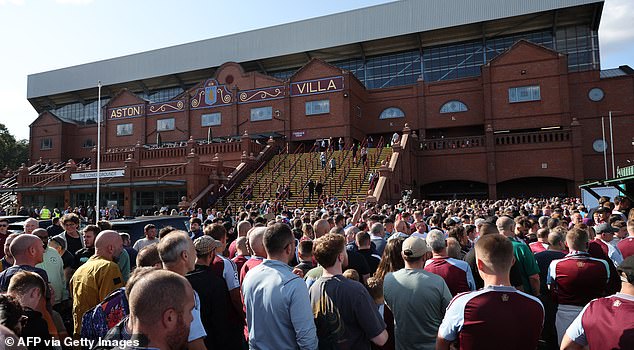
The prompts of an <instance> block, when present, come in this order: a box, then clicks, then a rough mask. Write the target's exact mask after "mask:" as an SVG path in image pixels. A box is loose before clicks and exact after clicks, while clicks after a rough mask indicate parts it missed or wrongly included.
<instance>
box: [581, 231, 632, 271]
mask: <svg viewBox="0 0 634 350" xmlns="http://www.w3.org/2000/svg"><path fill="white" fill-rule="evenodd" d="M594 231H595V232H596V234H597V236H596V238H595V239H594V240H593V241H592V242H590V243H589V247H588V249H589V251H590V252H591V254H592V250H596V249H597V248H598V249H600V250H602V251H603V254H605V255H607V256H608V257H609V258H610V259H611V260H612V261H613V262H614V265H616V266H619V264H620V263H621V262H622V261H623V256H622V255H621V252H620V251H619V249H618V248H617V247H615V246H613V245H612V244H610V242H611V241H612V240H613V239H614V233H615V232H616V231H618V230H617V229H616V228H614V227H612V226H611V225H610V224H608V223H607V222H605V223H602V224H599V225H597V226H594ZM592 255H593V256H594V254H592Z"/></svg>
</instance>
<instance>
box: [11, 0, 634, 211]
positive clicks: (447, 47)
mask: <svg viewBox="0 0 634 350" xmlns="http://www.w3.org/2000/svg"><path fill="white" fill-rule="evenodd" d="M603 5H604V2H603V1H597V0H535V1H516V0H513V1H508V0H488V1H466V0H447V1H422V0H420V1H419V0H403V1H396V2H391V3H387V4H383V5H378V6H373V7H368V8H362V9H358V10H353V11H349V12H344V13H339V14H334V15H328V16H324V17H319V18H314V19H308V20H304V21H299V22H294V23H289V24H283V25H278V26H274V27H269V28H264V29H258V30H254V31H249V32H244V33H239V34H233V35H228V36H223V37H219V38H213V39H208V40H202V41H197V42H192V43H187V44H183V45H178V46H173V47H167V48H162V49H157V50H153V51H148V52H142V53H138V54H133V55H129V56H123V57H118V58H113V59H108V60H104V61H98V62H93V63H87V64H83V65H79V66H73V67H68V68H63V69H59V70H54V71H49V72H43V73H38V74H33V75H30V76H29V77H28V91H27V98H28V100H29V101H30V102H31V104H32V105H33V107H34V108H35V110H36V111H37V112H38V113H39V116H38V117H37V119H36V120H35V121H33V122H32V124H31V125H30V128H31V134H30V147H31V149H30V155H31V164H27V165H26V166H25V167H23V168H21V169H20V170H19V171H18V173H17V175H16V177H15V181H14V182H15V183H11V185H10V188H9V186H7V188H4V189H2V191H4V192H8V191H11V192H12V193H15V194H16V196H17V199H18V201H19V202H20V204H22V205H40V204H42V203H44V204H49V205H51V206H62V205H64V206H67V205H77V204H81V203H90V202H91V201H93V200H94V176H95V174H94V170H95V164H96V150H95V146H96V142H97V126H96V120H97V112H98V109H99V105H98V102H97V91H98V89H97V87H96V85H97V81H102V82H103V84H104V86H103V89H102V101H101V102H102V106H101V107H102V115H103V119H102V120H103V125H102V167H103V168H104V169H105V170H107V171H110V173H108V174H106V175H107V178H106V179H104V186H105V188H104V193H105V198H103V202H102V205H105V204H106V203H115V202H116V203H117V204H118V205H120V206H122V207H123V208H125V211H126V213H127V214H129V213H131V212H134V211H135V210H137V209H139V208H144V207H147V206H149V205H152V204H155V203H163V204H172V205H174V203H176V202H178V201H179V199H180V198H181V196H187V197H188V198H187V200H188V201H204V200H205V199H203V197H204V193H206V192H209V191H210V189H211V188H213V187H214V186H218V185H220V184H221V183H226V182H227V181H233V182H236V181H238V180H239V179H238V177H237V176H236V174H238V173H240V170H241V169H243V168H246V167H249V168H253V167H257V166H258V163H261V162H264V161H265V159H264V157H261V155H262V154H263V153H264V152H263V151H264V150H265V149H266V145H267V144H269V145H271V144H273V143H274V142H276V143H277V144H279V145H282V146H283V147H286V146H288V147H289V149H290V150H294V149H297V148H298V147H300V145H304V146H302V147H304V149H309V148H310V146H311V145H312V144H314V143H315V141H316V140H321V139H327V138H330V137H333V138H334V139H335V140H338V139H339V138H340V137H341V138H343V139H344V140H345V142H346V145H350V144H352V143H353V142H355V141H363V140H364V139H366V137H367V136H372V137H373V139H375V140H379V139H381V137H383V138H384V139H385V140H389V139H391V137H392V134H393V133H394V132H398V133H401V132H403V130H404V129H405V130H406V133H407V134H408V135H410V136H411V137H410V138H409V139H410V142H409V144H408V150H407V153H406V156H405V155H404V156H403V157H402V159H400V162H401V164H399V165H398V166H399V169H400V170H399V175H398V179H395V181H392V182H390V186H389V188H387V189H386V192H388V193H387V194H386V195H385V196H384V198H385V199H388V200H389V199H390V198H392V197H393V196H391V195H390V194H389V193H398V192H400V190H402V189H413V190H415V191H416V192H417V193H419V194H420V195H421V196H423V197H427V198H446V197H456V196H458V197H489V198H501V197H508V196H528V195H549V194H553V195H555V194H556V195H575V194H578V191H579V189H578V187H579V186H580V185H582V184H583V183H585V182H588V181H591V180H599V179H605V178H606V176H607V177H609V178H611V177H613V175H614V174H613V172H614V173H616V168H617V167H619V166H621V165H626V163H627V160H628V159H629V160H632V159H634V151H633V148H634V138H633V136H634V133H632V130H634V118H633V117H634V103H633V101H634V70H632V69H631V68H630V67H628V66H625V65H624V66H620V67H618V68H613V69H604V70H602V69H601V64H600V55H599V42H598V28H599V23H600V20H601V13H602V9H603ZM609 115H611V119H610V118H608V117H609ZM269 139H270V140H271V141H267V140H269ZM227 140H231V141H232V142H227ZM70 160H72V161H70Z"/></svg>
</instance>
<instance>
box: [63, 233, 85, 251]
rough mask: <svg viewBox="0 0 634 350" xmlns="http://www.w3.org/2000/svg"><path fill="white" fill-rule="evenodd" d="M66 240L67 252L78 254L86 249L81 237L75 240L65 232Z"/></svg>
mask: <svg viewBox="0 0 634 350" xmlns="http://www.w3.org/2000/svg"><path fill="white" fill-rule="evenodd" d="M64 238H65V239H66V250H68V251H69V252H76V251H78V250H80V249H81V248H83V247H84V244H83V243H82V242H81V236H79V237H77V238H75V237H71V236H70V235H69V234H68V233H66V232H64Z"/></svg>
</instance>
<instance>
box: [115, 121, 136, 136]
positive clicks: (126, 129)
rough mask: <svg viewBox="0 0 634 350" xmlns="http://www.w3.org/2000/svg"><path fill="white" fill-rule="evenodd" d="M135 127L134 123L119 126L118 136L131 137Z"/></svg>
mask: <svg viewBox="0 0 634 350" xmlns="http://www.w3.org/2000/svg"><path fill="white" fill-rule="evenodd" d="M133 130H134V127H133V125H132V123H128V124H119V125H117V136H129V135H132V133H133Z"/></svg>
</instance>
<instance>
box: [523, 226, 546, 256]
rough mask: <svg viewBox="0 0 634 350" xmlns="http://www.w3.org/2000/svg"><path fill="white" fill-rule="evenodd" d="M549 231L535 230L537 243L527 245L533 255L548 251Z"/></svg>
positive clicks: (544, 229) (543, 229)
mask: <svg viewBox="0 0 634 350" xmlns="http://www.w3.org/2000/svg"><path fill="white" fill-rule="evenodd" d="M549 233H550V230H549V229H547V228H540V229H539V230H537V242H533V243H530V244H529V245H528V247H529V248H531V251H532V252H533V253H534V254H537V253H540V252H543V251H546V250H547V249H548V234H549Z"/></svg>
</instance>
